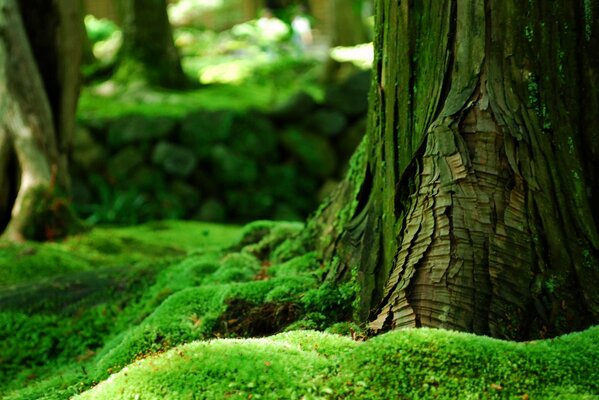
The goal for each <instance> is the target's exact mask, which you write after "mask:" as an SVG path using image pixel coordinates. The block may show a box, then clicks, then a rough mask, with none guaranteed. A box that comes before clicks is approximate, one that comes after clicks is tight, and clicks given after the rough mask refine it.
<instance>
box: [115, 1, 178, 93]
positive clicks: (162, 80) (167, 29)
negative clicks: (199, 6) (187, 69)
mask: <svg viewBox="0 0 599 400" xmlns="http://www.w3.org/2000/svg"><path fill="white" fill-rule="evenodd" d="M166 3H167V2H166V0H119V12H120V14H121V19H122V20H123V47H122V48H121V54H120V57H121V61H120V67H119V69H118V71H117V73H116V76H117V78H119V79H125V80H131V79H137V78H140V77H141V78H143V79H145V80H146V81H147V82H148V83H150V84H153V85H159V86H165V87H172V88H180V87H184V86H185V85H186V84H187V83H188V82H187V80H186V77H185V75H184V74H183V70H182V68H181V60H180V57H179V53H178V52H177V49H176V47H175V44H174V42H173V33H172V29H171V25H170V23H169V20H168V15H167V12H166Z"/></svg>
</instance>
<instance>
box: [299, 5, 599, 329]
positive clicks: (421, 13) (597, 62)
mask: <svg viewBox="0 0 599 400" xmlns="http://www.w3.org/2000/svg"><path fill="white" fill-rule="evenodd" d="M375 12H376V26H377V31H376V37H375V48H376V49H377V51H376V52H375V53H376V59H375V65H374V72H375V73H374V83H373V89H372V95H371V99H372V101H371V105H372V108H371V113H370V121H369V133H368V137H367V138H366V140H365V142H364V143H363V144H362V146H361V147H360V150H359V152H358V155H357V156H355V158H354V160H353V162H352V169H351V171H350V174H349V176H348V179H347V180H346V181H345V182H344V183H343V184H342V186H341V187H340V188H339V189H338V191H337V192H336V194H335V196H334V197H333V198H332V199H331V200H330V201H329V203H328V204H326V205H324V206H323V207H322V208H321V210H320V211H319V212H318V213H317V215H316V217H315V218H314V220H312V221H311V222H310V225H309V226H310V228H311V232H312V234H313V235H314V237H319V238H320V239H319V240H320V242H319V243H318V246H319V247H320V248H321V250H322V251H323V252H324V254H325V257H327V258H329V259H331V260H332V259H336V260H338V261H339V262H335V263H332V265H334V266H335V267H334V268H332V269H331V271H330V273H329V278H330V279H336V280H340V279H350V278H351V277H354V278H355V279H356V280H357V283H358V284H359V285H360V292H359V307H358V310H357V317H358V318H359V319H362V320H369V321H370V327H371V328H372V329H373V330H374V331H381V330H387V329H395V328H403V327H418V326H429V327H439V328H450V329H457V330H462V331H469V332H475V333H479V334H488V335H492V336H496V337H503V338H511V339H528V338H535V337H545V336H550V335H557V334H560V333H563V332H567V331H571V330H576V329H581V328H584V327H586V326H588V325H590V324H593V323H597V322H599V292H598V291H597V290H596V284H597V282H599V262H598V261H599V260H598V258H599V252H598V250H599V235H598V229H597V222H598V221H599V209H598V208H597V207H596V206H595V207H593V204H597V202H598V201H599V179H598V174H599V170H597V168H596V165H598V164H597V163H598V162H599V133H598V131H597V126H599V114H598V113H597V112H596V110H598V109H599V58H597V57H596V55H597V54H599V3H596V2H590V1H586V0H577V1H572V0H556V1H553V2H546V1H544V0H531V1H528V2H523V1H520V0H473V1H461V0H435V1H433V0H415V1H410V2H408V1H401V2H397V1H391V0H379V1H377V2H376V7H375Z"/></svg>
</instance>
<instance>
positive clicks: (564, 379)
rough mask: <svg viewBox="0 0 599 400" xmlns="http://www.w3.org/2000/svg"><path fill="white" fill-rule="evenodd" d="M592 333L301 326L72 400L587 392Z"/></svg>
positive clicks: (144, 370)
mask: <svg viewBox="0 0 599 400" xmlns="http://www.w3.org/2000/svg"><path fill="white" fill-rule="evenodd" d="M598 339H599V328H592V329H589V330H588V331H586V332H583V333H577V334H572V335H567V336H563V337H560V338H559V339H556V340H550V341H549V340H548V341H541V342H531V343H511V342H504V341H499V340H494V339H489V338H486V337H480V336H474V335H469V334H463V333H457V332H451V331H442V330H432V329H418V330H406V331H399V332H391V333H388V334H385V335H382V336H380V337H377V338H374V339H372V340H370V341H367V342H364V343H357V342H354V341H352V340H350V339H348V338H347V337H343V336H337V335H331V334H325V333H317V332H305V331H300V332H289V333H284V334H280V335H277V336H274V337H272V338H265V339H249V340H217V341H212V342H194V343H191V344H188V345H184V346H180V347H178V348H176V349H173V350H171V351H169V352H167V353H165V354H161V355H159V356H156V357H151V358H148V359H146V360H142V361H139V362H136V363H133V364H132V365H130V366H129V367H127V369H125V370H123V371H121V372H120V373H118V374H116V375H114V376H112V377H111V378H110V379H108V380H106V381H105V382H103V383H101V384H100V385H98V386H97V387H95V388H94V389H92V390H90V391H88V392H86V393H84V394H83V395H82V396H80V397H78V398H80V399H88V398H94V399H113V398H135V396H136V395H138V396H139V398H144V399H158V398H167V399H168V398H173V399H175V398H177V399H180V398H187V397H190V398H193V396H194V395H195V396H200V397H202V398H208V399H211V398H214V399H219V398H227V397H229V398H248V397H250V395H251V397H252V398H265V399H281V398H290V399H293V398H297V399H299V398H302V397H303V398H331V399H332V398H356V399H383V398H421V399H429V398H431V399H432V398H439V399H455V398H481V397H484V398H497V399H500V398H522V397H523V396H524V395H527V396H529V397H530V398H557V397H560V398H563V397H565V398H592V396H593V395H594V394H595V393H597V390H599V386H598V384H597V382H598V380H597V378H599V372H597V371H596V368H594V367H595V360H596V359H597V357H598V356H599V346H598V345H597V343H599V342H598Z"/></svg>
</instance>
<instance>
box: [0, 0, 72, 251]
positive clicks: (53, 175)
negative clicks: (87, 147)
mask: <svg viewBox="0 0 599 400" xmlns="http://www.w3.org/2000/svg"><path fill="white" fill-rule="evenodd" d="M37 3H39V4H31V2H28V3H27V4H26V5H25V4H24V5H23V7H22V8H21V7H19V5H18V3H17V2H16V1H14V0H0V10H1V12H0V30H1V31H2V32H3V36H2V40H0V93H2V95H1V96H0V114H1V115H2V119H1V122H0V166H2V167H3V168H2V170H0V171H1V172H0V175H2V178H0V182H2V185H3V186H2V189H3V196H2V198H1V199H0V207H1V208H0V215H1V216H2V219H3V223H7V225H2V227H0V228H5V229H4V233H3V237H4V238H7V239H10V240H23V239H26V238H35V239H42V238H44V236H46V235H47V234H52V233H54V232H55V230H56V229H57V227H55V226H52V227H51V226H50V222H51V221H49V220H48V217H49V214H48V212H51V213H59V214H61V220H62V221H60V224H65V226H66V225H70V224H72V223H73V221H74V219H73V218H72V215H71V214H70V212H69V211H68V210H67V209H68V207H66V205H64V206H63V204H62V203H60V202H57V201H55V200H56V198H55V196H54V195H55V194H56V193H57V191H62V192H63V193H66V191H68V186H69V185H68V172H67V153H68V146H69V143H70V140H71V137H72V134H73V130H74V120H75V118H74V113H75V108H76V101H77V94H78V77H79V70H78V68H79V57H80V52H81V50H80V49H81V45H80V43H81V42H80V40H81V38H80V30H79V29H73V28H72V27H80V26H81V25H80V14H79V12H78V7H77V4H78V2H71V1H68V0H63V1H62V2H47V1H39V0H38V1H37ZM22 11H23V12H22ZM22 15H23V18H22ZM23 21H26V23H25V24H24V23H23ZM26 28H29V29H26ZM67 55H68V57H67ZM38 65H39V66H40V67H38ZM50 208H51V209H50ZM9 214H10V217H8V215H9ZM67 217H68V218H67ZM7 221H8V222H7Z"/></svg>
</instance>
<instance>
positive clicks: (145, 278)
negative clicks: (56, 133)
mask: <svg viewBox="0 0 599 400" xmlns="http://www.w3.org/2000/svg"><path fill="white" fill-rule="evenodd" d="M301 229H302V225H301V224H297V223H271V222H256V223H253V224H250V225H248V226H246V227H243V228H240V227H236V226H223V225H210V224H204V223H194V222H172V221H163V222H153V223H149V224H145V225H141V226H137V227H124V228H123V227H121V228H96V229H94V230H92V231H90V232H88V233H85V234H81V235H79V236H74V237H71V238H69V239H68V240H66V241H63V242H57V243H46V244H36V243H25V244H19V245H15V244H0V268H1V269H2V273H0V279H1V280H0V397H2V398H7V399H67V398H71V397H73V396H78V397H76V398H81V399H158V398H166V399H194V398H195V399H223V398H239V399H242V398H243V399H247V398H269V399H293V398H297V399H299V398H305V399H310V398H363V399H388V398H409V399H416V398H417V399H427V398H431V399H432V398H447V399H454V398H498V399H503V398H521V399H524V398H531V399H536V398H546V399H553V398H573V399H574V398H576V399H578V398H589V399H590V398H596V397H595V396H596V395H598V394H599V383H598V382H599V368H598V365H599V363H598V362H597V360H599V329H598V328H591V329H589V330H587V331H585V332H582V333H576V334H572V335H568V336H564V337H560V338H556V339H553V340H547V341H538V342H530V343H511V342H504V341H498V340H494V339H490V338H486V337H478V336H474V335H467V334H462V333H456V332H448V331H438V330H426V329H423V330H412V331H402V332H392V333H388V334H385V335H382V336H379V337H375V338H372V339H369V340H366V341H363V339H364V336H363V334H362V332H361V331H360V328H359V327H357V326H355V325H353V324H350V323H349V322H347V321H348V320H349V319H350V317H351V304H352V299H353V296H354V291H353V288H352V286H350V285H342V286H341V287H332V286H329V285H322V284H321V281H322V275H323V272H324V271H325V270H326V267H327V266H324V265H322V264H321V263H320V261H319V260H318V258H317V257H316V255H315V254H313V253H306V252H305V250H304V249H302V248H301V246H298V245H297V244H298V243H300V242H299V241H297V240H290V239H289V238H293V237H294V236H295V235H297V234H298V233H299V232H300V230H301Z"/></svg>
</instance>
